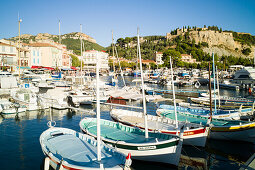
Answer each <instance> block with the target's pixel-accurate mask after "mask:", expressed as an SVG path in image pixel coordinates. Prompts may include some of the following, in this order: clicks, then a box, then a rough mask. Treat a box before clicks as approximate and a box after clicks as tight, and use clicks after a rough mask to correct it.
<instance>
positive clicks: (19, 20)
mask: <svg viewBox="0 0 255 170" xmlns="http://www.w3.org/2000/svg"><path fill="white" fill-rule="evenodd" d="M18 22H19V51H18V56H19V57H18V58H19V60H18V63H19V83H20V63H21V61H20V23H21V22H22V19H20V18H19V14H18Z"/></svg>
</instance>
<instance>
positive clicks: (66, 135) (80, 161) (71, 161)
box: [40, 67, 131, 170]
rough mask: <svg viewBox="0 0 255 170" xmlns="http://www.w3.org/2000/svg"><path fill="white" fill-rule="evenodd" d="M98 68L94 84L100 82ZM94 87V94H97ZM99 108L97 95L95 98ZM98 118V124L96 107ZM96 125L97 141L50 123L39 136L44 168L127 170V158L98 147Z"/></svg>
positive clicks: (99, 145)
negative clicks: (96, 81)
mask: <svg viewBox="0 0 255 170" xmlns="http://www.w3.org/2000/svg"><path fill="white" fill-rule="evenodd" d="M98 75H99V70H98V67H97V80H98V78H99V76H98ZM98 87H99V86H98V84H97V91H99V88H98ZM97 105H99V94H97ZM97 117H98V120H100V107H97ZM98 123H99V122H97V125H98V126H97V132H98V133H97V140H95V139H94V138H93V137H91V136H89V135H86V134H82V133H78V132H76V131H74V130H71V129H67V128H57V127H54V126H53V125H54V123H53V122H52V118H51V121H50V122H49V123H48V126H49V129H48V130H46V131H44V132H43V133H42V134H41V136H40V144H41V147H42V150H43V153H44V154H45V156H46V159H45V168H46V169H49V165H51V166H52V167H53V168H54V169H66V170H70V169H76V170H78V169H100V170H101V169H114V170H116V169H129V167H130V165H131V158H130V154H129V155H128V156H127V157H126V159H125V155H124V154H122V153H120V152H118V151H116V150H115V149H114V148H112V147H110V146H107V145H105V144H104V143H101V140H100V125H99V124H98Z"/></svg>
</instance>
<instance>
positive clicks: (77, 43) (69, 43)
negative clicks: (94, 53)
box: [61, 38, 104, 55]
mask: <svg viewBox="0 0 255 170" xmlns="http://www.w3.org/2000/svg"><path fill="white" fill-rule="evenodd" d="M61 43H62V44H65V45H66V47H67V49H68V50H73V52H74V53H75V54H77V55H80V54H81V40H79V39H72V38H66V39H63V40H61ZM83 43H84V48H85V50H93V49H94V50H98V51H101V50H104V47H102V46H100V45H98V44H95V43H92V42H89V41H87V40H83Z"/></svg>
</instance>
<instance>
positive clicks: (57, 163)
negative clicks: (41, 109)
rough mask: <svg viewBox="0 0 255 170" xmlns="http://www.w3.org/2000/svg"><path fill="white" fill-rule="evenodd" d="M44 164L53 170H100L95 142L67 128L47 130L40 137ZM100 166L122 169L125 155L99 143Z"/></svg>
mask: <svg viewBox="0 0 255 170" xmlns="http://www.w3.org/2000/svg"><path fill="white" fill-rule="evenodd" d="M40 144H41V147H42V151H43V153H44V154H45V156H46V157H47V158H46V161H45V164H48V165H51V166H52V167H53V168H54V169H58V168H60V167H62V168H63V169H66V170H70V169H73V170H74V169H75V170H78V169H100V162H98V160H97V141H96V140H95V139H94V138H92V137H91V136H88V135H86V134H81V133H78V132H76V131H74V130H71V129H67V128H55V127H52V128H49V129H48V130H46V131H44V132H43V133H42V134H41V136H40ZM101 148H102V150H101V152H102V153H101V155H102V158H101V164H102V165H103V168H105V169H124V168H125V160H126V159H125V155H123V154H121V153H119V152H117V151H115V150H114V149H113V148H110V147H109V146H107V145H105V144H103V143H101ZM126 166H127V164H126Z"/></svg>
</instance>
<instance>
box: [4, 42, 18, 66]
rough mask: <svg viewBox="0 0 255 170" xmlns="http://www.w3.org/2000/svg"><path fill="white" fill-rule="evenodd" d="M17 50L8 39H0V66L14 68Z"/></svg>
mask: <svg viewBox="0 0 255 170" xmlns="http://www.w3.org/2000/svg"><path fill="white" fill-rule="evenodd" d="M17 56H18V50H17V48H16V46H15V44H13V43H12V42H10V41H7V40H0V66H1V68H2V67H3V66H5V67H7V68H12V69H15V66H17V60H18V59H17Z"/></svg>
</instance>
